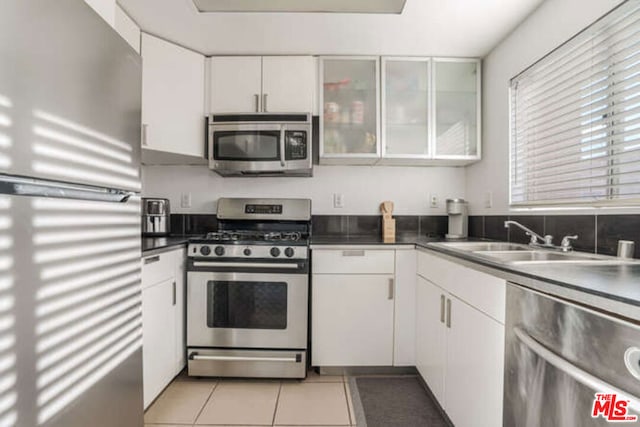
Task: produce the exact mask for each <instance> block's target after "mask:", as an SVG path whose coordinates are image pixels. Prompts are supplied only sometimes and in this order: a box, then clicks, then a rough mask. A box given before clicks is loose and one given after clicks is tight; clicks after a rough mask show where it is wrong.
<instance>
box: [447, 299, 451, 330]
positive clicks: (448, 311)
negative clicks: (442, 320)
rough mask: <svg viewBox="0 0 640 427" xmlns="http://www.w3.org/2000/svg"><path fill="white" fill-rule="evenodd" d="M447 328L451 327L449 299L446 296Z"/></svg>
mask: <svg viewBox="0 0 640 427" xmlns="http://www.w3.org/2000/svg"><path fill="white" fill-rule="evenodd" d="M447 328H449V329H451V300H450V299H449V298H447Z"/></svg>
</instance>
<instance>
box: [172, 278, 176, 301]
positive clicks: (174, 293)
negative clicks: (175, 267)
mask: <svg viewBox="0 0 640 427" xmlns="http://www.w3.org/2000/svg"><path fill="white" fill-rule="evenodd" d="M176 292H177V289H176V282H175V280H174V281H173V304H172V305H176Z"/></svg>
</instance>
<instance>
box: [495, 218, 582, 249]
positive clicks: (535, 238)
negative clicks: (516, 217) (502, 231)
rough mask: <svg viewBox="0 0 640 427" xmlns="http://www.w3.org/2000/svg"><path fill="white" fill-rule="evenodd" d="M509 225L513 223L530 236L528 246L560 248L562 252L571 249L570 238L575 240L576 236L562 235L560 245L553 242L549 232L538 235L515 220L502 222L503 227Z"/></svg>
mask: <svg viewBox="0 0 640 427" xmlns="http://www.w3.org/2000/svg"><path fill="white" fill-rule="evenodd" d="M510 225H515V226H516V227H518V228H520V229H521V230H523V231H524V232H525V234H526V235H527V236H531V240H530V241H529V245H530V246H536V247H541V248H548V249H556V250H561V251H562V252H569V251H572V250H573V247H572V246H571V240H575V239H577V238H578V235H577V234H576V235H574V236H564V237H563V238H562V243H561V244H560V246H556V245H554V244H553V236H552V235H550V234H547V235H545V236H544V237H542V236H541V235H539V234H538V233H536V232H535V231H533V230H531V229H530V228H527V227H525V226H524V225H522V224H520V223H519V222H517V221H505V222H504V227H505V228H509V226H510Z"/></svg>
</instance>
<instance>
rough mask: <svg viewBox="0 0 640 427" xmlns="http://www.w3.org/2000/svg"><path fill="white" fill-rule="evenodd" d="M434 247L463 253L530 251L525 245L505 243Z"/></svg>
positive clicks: (447, 244) (447, 243)
mask: <svg viewBox="0 0 640 427" xmlns="http://www.w3.org/2000/svg"><path fill="white" fill-rule="evenodd" d="M432 244H433V245H434V246H442V247H445V248H450V249H457V250H461V251H465V252H478V251H530V250H531V248H530V247H529V246H527V245H519V244H517V243H506V242H438V243H432Z"/></svg>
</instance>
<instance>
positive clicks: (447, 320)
mask: <svg viewBox="0 0 640 427" xmlns="http://www.w3.org/2000/svg"><path fill="white" fill-rule="evenodd" d="M418 273H419V275H418V278H417V289H416V366H417V368H418V372H419V373H420V374H421V375H422V377H423V378H424V380H425V381H426V383H427V384H428V385H429V388H430V389H431V391H432V392H433V394H434V395H435V397H436V399H437V400H438V402H439V403H440V405H441V406H442V407H443V408H444V410H445V411H446V413H447V415H448V416H449V418H451V421H452V422H453V424H454V425H456V426H457V427H467V426H474V427H475V426H481V427H484V426H486V427H494V426H496V427H497V426H501V425H502V402H503V375H504V372H503V371H504V334H505V327H504V322H503V321H500V320H501V319H504V310H505V308H506V303H505V299H504V290H505V288H506V282H505V281H504V280H502V279H499V278H496V277H494V276H491V275H488V274H486V273H482V272H479V271H476V270H474V269H471V268H468V267H464V266H461V265H459V264H456V263H454V262H451V261H448V260H445V259H442V258H440V257H437V256H435V255H431V254H427V253H425V252H422V251H420V252H419V253H418ZM434 278H435V279H434ZM469 278H473V280H468V279H469ZM436 280H437V281H436ZM478 289H482V290H483V292H482V294H480V293H479V292H478ZM476 304H477V305H476ZM496 317H497V318H498V319H496Z"/></svg>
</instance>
